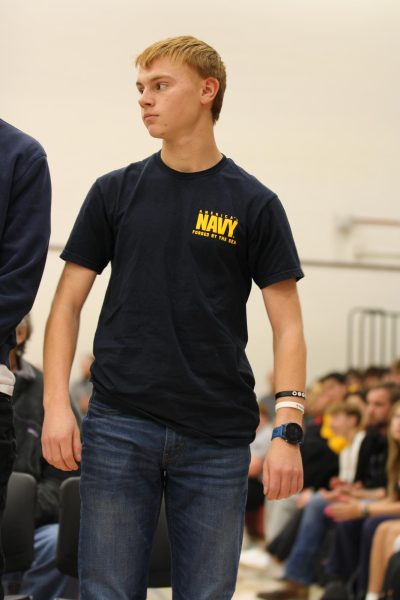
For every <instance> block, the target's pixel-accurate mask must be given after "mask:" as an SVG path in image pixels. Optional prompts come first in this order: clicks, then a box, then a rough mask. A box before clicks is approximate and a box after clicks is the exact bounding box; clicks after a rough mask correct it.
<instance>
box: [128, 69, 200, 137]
mask: <svg viewBox="0 0 400 600" xmlns="http://www.w3.org/2000/svg"><path fill="white" fill-rule="evenodd" d="M136 86H137V88H138V91H139V93H140V98H139V105H140V108H141V112H142V119H143V122H144V124H145V126H146V127H147V130H148V132H149V133H150V135H151V136H152V137H155V138H161V139H164V140H167V141H177V140H178V139H182V138H183V137H185V136H186V135H187V136H191V135H193V132H194V130H195V127H196V125H197V124H198V122H199V120H200V116H201V115H202V114H203V111H204V106H203V104H202V102H201V98H202V95H203V90H204V80H203V79H202V78H201V77H200V75H198V74H197V73H196V71H195V70H194V69H192V68H191V67H189V66H188V65H184V64H174V63H171V62H170V60H168V59H167V58H159V59H157V60H155V61H154V62H153V63H152V64H151V65H150V66H149V67H147V68H146V69H144V68H142V67H139V69H138V78H137V82H136ZM210 118H211V117H210Z"/></svg>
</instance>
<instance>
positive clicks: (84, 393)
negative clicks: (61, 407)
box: [69, 354, 94, 417]
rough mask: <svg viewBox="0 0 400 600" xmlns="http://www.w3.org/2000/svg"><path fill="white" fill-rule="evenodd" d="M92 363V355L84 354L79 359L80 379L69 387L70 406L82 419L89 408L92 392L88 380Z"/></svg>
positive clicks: (90, 383)
mask: <svg viewBox="0 0 400 600" xmlns="http://www.w3.org/2000/svg"><path fill="white" fill-rule="evenodd" d="M93 361H94V357H93V355H92V354H85V355H84V356H82V358H81V362H80V367H81V377H80V378H79V379H78V380H76V381H74V382H73V383H72V385H71V387H70V390H69V395H70V397H71V404H72V406H73V407H74V408H75V410H77V411H78V412H79V414H80V415H82V417H84V416H85V415H86V413H87V411H88V408H89V400H90V397H91V395H92V392H93V385H92V382H91V380H90V377H91V375H90V367H91V366H92V363H93Z"/></svg>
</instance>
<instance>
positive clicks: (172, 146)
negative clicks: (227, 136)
mask: <svg viewBox="0 0 400 600" xmlns="http://www.w3.org/2000/svg"><path fill="white" fill-rule="evenodd" d="M161 159H162V161H163V162H164V163H165V164H166V165H167V166H168V167H170V168H171V169H175V171H181V172H182V173H196V172H198V171H205V170H206V169H210V168H211V167H213V166H214V165H216V164H217V163H219V161H220V160H221V159H222V154H221V152H220V151H219V150H218V148H217V145H216V143H215V139H214V135H213V134H212V135H208V136H201V135H199V136H193V135H191V136H190V138H187V139H185V138H183V139H182V138H181V139H180V140H178V141H171V140H163V145H162V149H161Z"/></svg>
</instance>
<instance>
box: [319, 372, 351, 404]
mask: <svg viewBox="0 0 400 600" xmlns="http://www.w3.org/2000/svg"><path fill="white" fill-rule="evenodd" d="M345 393H346V385H345V384H344V383H340V382H339V381H337V380H336V379H335V378H334V377H329V378H328V379H325V381H323V382H322V395H323V396H324V397H325V398H326V400H327V404H329V403H331V402H332V403H333V402H342V401H343V398H344V395H345Z"/></svg>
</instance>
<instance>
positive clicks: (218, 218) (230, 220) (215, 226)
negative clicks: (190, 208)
mask: <svg viewBox="0 0 400 600" xmlns="http://www.w3.org/2000/svg"><path fill="white" fill-rule="evenodd" d="M238 223H239V221H238V219H237V217H232V216H231V215H226V214H224V213H220V212H214V211H212V210H199V214H198V215H197V220H196V225H195V228H194V229H193V230H192V234H193V235H200V236H203V237H208V238H211V239H214V240H219V241H220V242H225V243H227V244H233V245H235V244H236V239H235V236H234V233H235V229H236V227H237V225H238Z"/></svg>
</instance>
